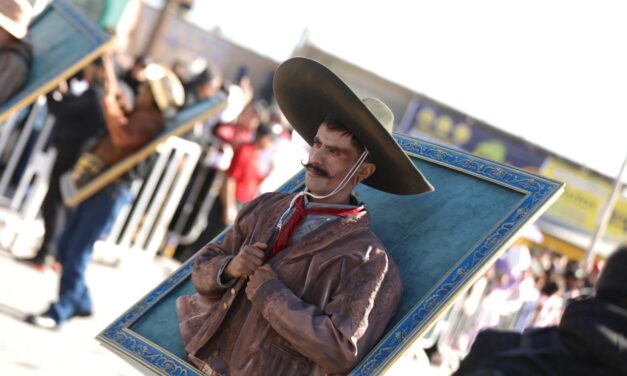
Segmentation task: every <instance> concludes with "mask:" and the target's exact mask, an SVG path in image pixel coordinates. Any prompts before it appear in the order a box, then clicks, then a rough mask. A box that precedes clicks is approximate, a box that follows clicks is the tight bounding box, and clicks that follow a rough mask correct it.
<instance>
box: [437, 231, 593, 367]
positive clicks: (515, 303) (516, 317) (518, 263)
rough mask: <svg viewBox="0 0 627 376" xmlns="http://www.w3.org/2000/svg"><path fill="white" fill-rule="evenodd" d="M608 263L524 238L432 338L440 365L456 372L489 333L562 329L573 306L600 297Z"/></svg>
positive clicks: (450, 313)
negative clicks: (588, 261)
mask: <svg viewBox="0 0 627 376" xmlns="http://www.w3.org/2000/svg"><path fill="white" fill-rule="evenodd" d="M603 265H604V261H603V260H600V259H599V260H597V261H596V262H595V263H594V264H593V265H592V267H591V268H588V267H584V266H583V265H582V264H581V263H580V262H577V261H574V260H572V259H569V258H568V257H567V256H565V255H564V254H561V253H558V252H556V251H555V250H551V249H546V248H543V247H541V246H539V245H536V244H534V243H533V242H530V241H529V240H527V239H525V238H522V237H521V238H519V239H518V240H517V241H516V243H515V244H514V245H513V246H511V247H510V248H509V249H508V250H507V251H506V252H505V253H504V254H503V256H501V258H499V259H498V260H497V261H496V262H495V263H494V264H493V265H492V266H491V267H490V268H489V269H488V270H487V271H486V273H485V274H484V275H482V276H481V277H480V278H479V279H478V280H477V281H476V282H475V283H474V284H473V285H472V287H471V288H470V289H469V291H468V292H467V293H466V294H465V295H464V296H463V297H462V298H461V299H459V300H458V301H457V302H456V303H455V304H454V305H453V306H452V307H451V308H450V309H449V311H448V312H447V313H446V314H445V315H444V317H443V318H442V319H441V320H440V322H438V323H437V324H436V326H435V327H434V328H433V329H432V330H431V331H430V333H428V334H427V336H430V337H431V338H432V341H431V343H430V344H429V345H430V348H429V349H428V351H427V352H428V353H429V355H430V358H431V361H432V363H434V364H437V365H442V366H443V367H446V368H449V369H455V368H456V367H457V365H458V363H459V361H460V360H461V359H463V358H464V357H465V356H466V355H467V354H468V352H469V351H470V348H471V345H472V344H473V342H474V341H475V338H476V336H477V334H478V333H479V332H481V331H482V330H485V329H488V328H490V329H496V330H507V331H515V332H519V333H520V332H523V331H524V330H525V329H527V328H531V327H549V326H554V325H558V324H559V322H560V319H561V318H562V314H563V311H564V309H565V307H566V305H567V303H568V302H569V301H570V300H572V299H576V298H579V297H582V296H589V295H594V286H595V283H596V280H597V278H598V276H599V273H600V271H601V270H602V269H603Z"/></svg>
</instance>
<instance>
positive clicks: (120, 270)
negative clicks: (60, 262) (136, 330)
mask: <svg viewBox="0 0 627 376" xmlns="http://www.w3.org/2000/svg"><path fill="white" fill-rule="evenodd" d="M171 271H173V266H172V262H171V261H170V260H165V261H159V260H155V261H147V262H146V260H144V262H143V263H142V264H141V265H131V264H124V263H123V264H121V265H120V266H118V267H115V268H114V267H111V266H105V265H101V264H98V263H92V264H91V265H90V266H89V269H88V272H87V280H88V285H89V286H90V289H91V294H92V297H93V300H94V315H93V316H92V317H90V318H75V319H72V320H70V321H69V322H68V323H67V324H65V325H64V326H63V327H61V328H60V329H59V330H57V331H52V330H46V329H40V328H36V327H33V326H31V325H29V324H27V323H24V322H23V321H22V318H23V316H24V315H26V314H28V313H39V312H42V311H43V310H45V309H46V308H47V306H48V304H49V302H50V301H52V300H54V298H55V296H56V294H57V286H58V283H59V276H58V274H57V273H55V272H53V271H51V270H48V271H45V272H40V271H37V270H35V269H33V268H31V267H29V266H27V265H24V264H22V263H18V262H16V261H15V260H14V259H13V257H12V256H11V255H10V254H8V253H7V252H6V251H0V286H1V287H0V370H1V371H0V373H1V374H2V375H10V376H19V375H43V374H46V375H84V374H88V375H137V374H138V372H137V371H136V370H135V369H134V368H133V367H132V366H130V365H128V364H127V363H126V362H124V361H123V360H122V359H120V358H118V357H117V356H115V355H114V354H113V353H112V352H111V351H109V350H107V349H106V348H104V347H102V346H101V345H100V344H99V342H98V341H96V340H95V339H94V338H95V337H96V335H98V334H99V333H100V332H101V331H102V330H103V329H104V328H105V327H106V326H107V325H108V324H109V323H111V322H112V321H113V320H115V319H116V318H117V317H118V316H119V315H121V314H122V313H123V312H124V311H125V310H126V309H127V308H129V307H130V306H131V305H132V304H133V303H135V302H136V301H137V300H139V299H140V298H141V297H143V296H144V295H145V294H146V293H147V292H148V291H150V289H151V288H152V287H154V286H156V285H157V284H158V283H159V281H161V280H162V279H163V278H165V277H166V276H167V275H168V274H169V273H170V272H171Z"/></svg>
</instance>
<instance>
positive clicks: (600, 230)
mask: <svg viewBox="0 0 627 376" xmlns="http://www.w3.org/2000/svg"><path fill="white" fill-rule="evenodd" d="M626 165H627V155H626V156H625V160H624V161H623V166H622V167H621V168H620V172H619V173H618V176H616V180H614V186H613V187H612V194H611V195H610V199H609V200H608V202H607V204H606V205H605V208H604V209H603V213H602V214H601V221H600V222H599V225H598V227H597V231H596V233H595V234H594V238H592V242H591V243H590V247H589V248H588V251H587V252H586V258H585V266H586V269H587V270H591V269H592V263H593V261H594V256H595V248H596V247H597V245H598V243H599V242H600V241H601V240H602V239H603V236H604V235H605V231H606V230H607V226H608V224H609V223H610V218H611V216H612V213H613V212H614V207H615V206H616V201H617V200H618V196H619V194H620V192H621V190H622V185H623V181H622V179H623V174H624V172H625V166H626Z"/></svg>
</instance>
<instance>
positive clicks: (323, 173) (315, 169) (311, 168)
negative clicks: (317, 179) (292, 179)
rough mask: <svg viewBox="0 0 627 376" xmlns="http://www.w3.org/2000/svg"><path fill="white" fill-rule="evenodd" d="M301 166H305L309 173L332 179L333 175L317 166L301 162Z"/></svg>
mask: <svg viewBox="0 0 627 376" xmlns="http://www.w3.org/2000/svg"><path fill="white" fill-rule="evenodd" d="M300 164H301V165H303V167H304V168H305V169H306V170H307V171H312V172H313V173H314V174H316V175H318V176H321V177H323V178H330V177H331V174H329V173H328V172H326V171H325V170H323V169H321V168H320V167H316V166H314V165H312V164H311V163H303V162H300Z"/></svg>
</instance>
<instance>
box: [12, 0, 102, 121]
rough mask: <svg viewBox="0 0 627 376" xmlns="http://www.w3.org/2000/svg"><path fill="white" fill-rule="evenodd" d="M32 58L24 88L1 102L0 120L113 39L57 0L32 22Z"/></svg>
mask: <svg viewBox="0 0 627 376" xmlns="http://www.w3.org/2000/svg"><path fill="white" fill-rule="evenodd" d="M29 38H30V42H31V43H32V46H33V60H32V65H31V69H30V72H29V75H28V79H27V81H26V83H25V84H24V87H23V88H22V89H21V90H20V91H19V92H18V93H16V94H15V95H14V96H13V97H11V99H9V100H8V101H7V102H5V103H3V104H0V123H1V122H3V121H4V120H6V119H7V118H8V117H9V116H11V115H12V114H14V113H16V112H18V111H19V110H21V109H23V108H25V107H27V106H29V105H31V104H32V103H34V102H35V100H37V98H38V97H39V96H41V95H44V94H46V93H48V92H49V91H51V90H52V89H54V88H55V87H56V86H57V85H58V84H59V82H61V81H63V80H66V79H68V78H70V77H71V76H72V75H74V74H75V73H77V72H78V71H79V70H81V69H83V67H85V66H86V65H87V64H89V63H90V62H91V61H93V60H95V59H96V58H97V57H99V56H101V55H102V54H103V53H104V51H105V50H106V48H108V46H109V45H110V44H111V43H112V42H113V39H112V38H111V35H109V34H107V33H105V32H104V31H103V30H102V29H100V28H99V27H98V26H97V25H95V24H94V23H93V22H91V20H90V19H88V18H87V17H86V16H85V15H84V14H82V13H81V12H80V11H79V10H78V9H76V8H75V7H74V6H73V5H71V4H70V3H69V2H67V1H66V0H55V1H53V2H52V3H50V5H48V7H47V8H46V9H44V11H43V12H41V13H40V14H39V15H38V16H37V17H36V18H35V19H34V20H33V21H32V22H31V24H30V25H29Z"/></svg>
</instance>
